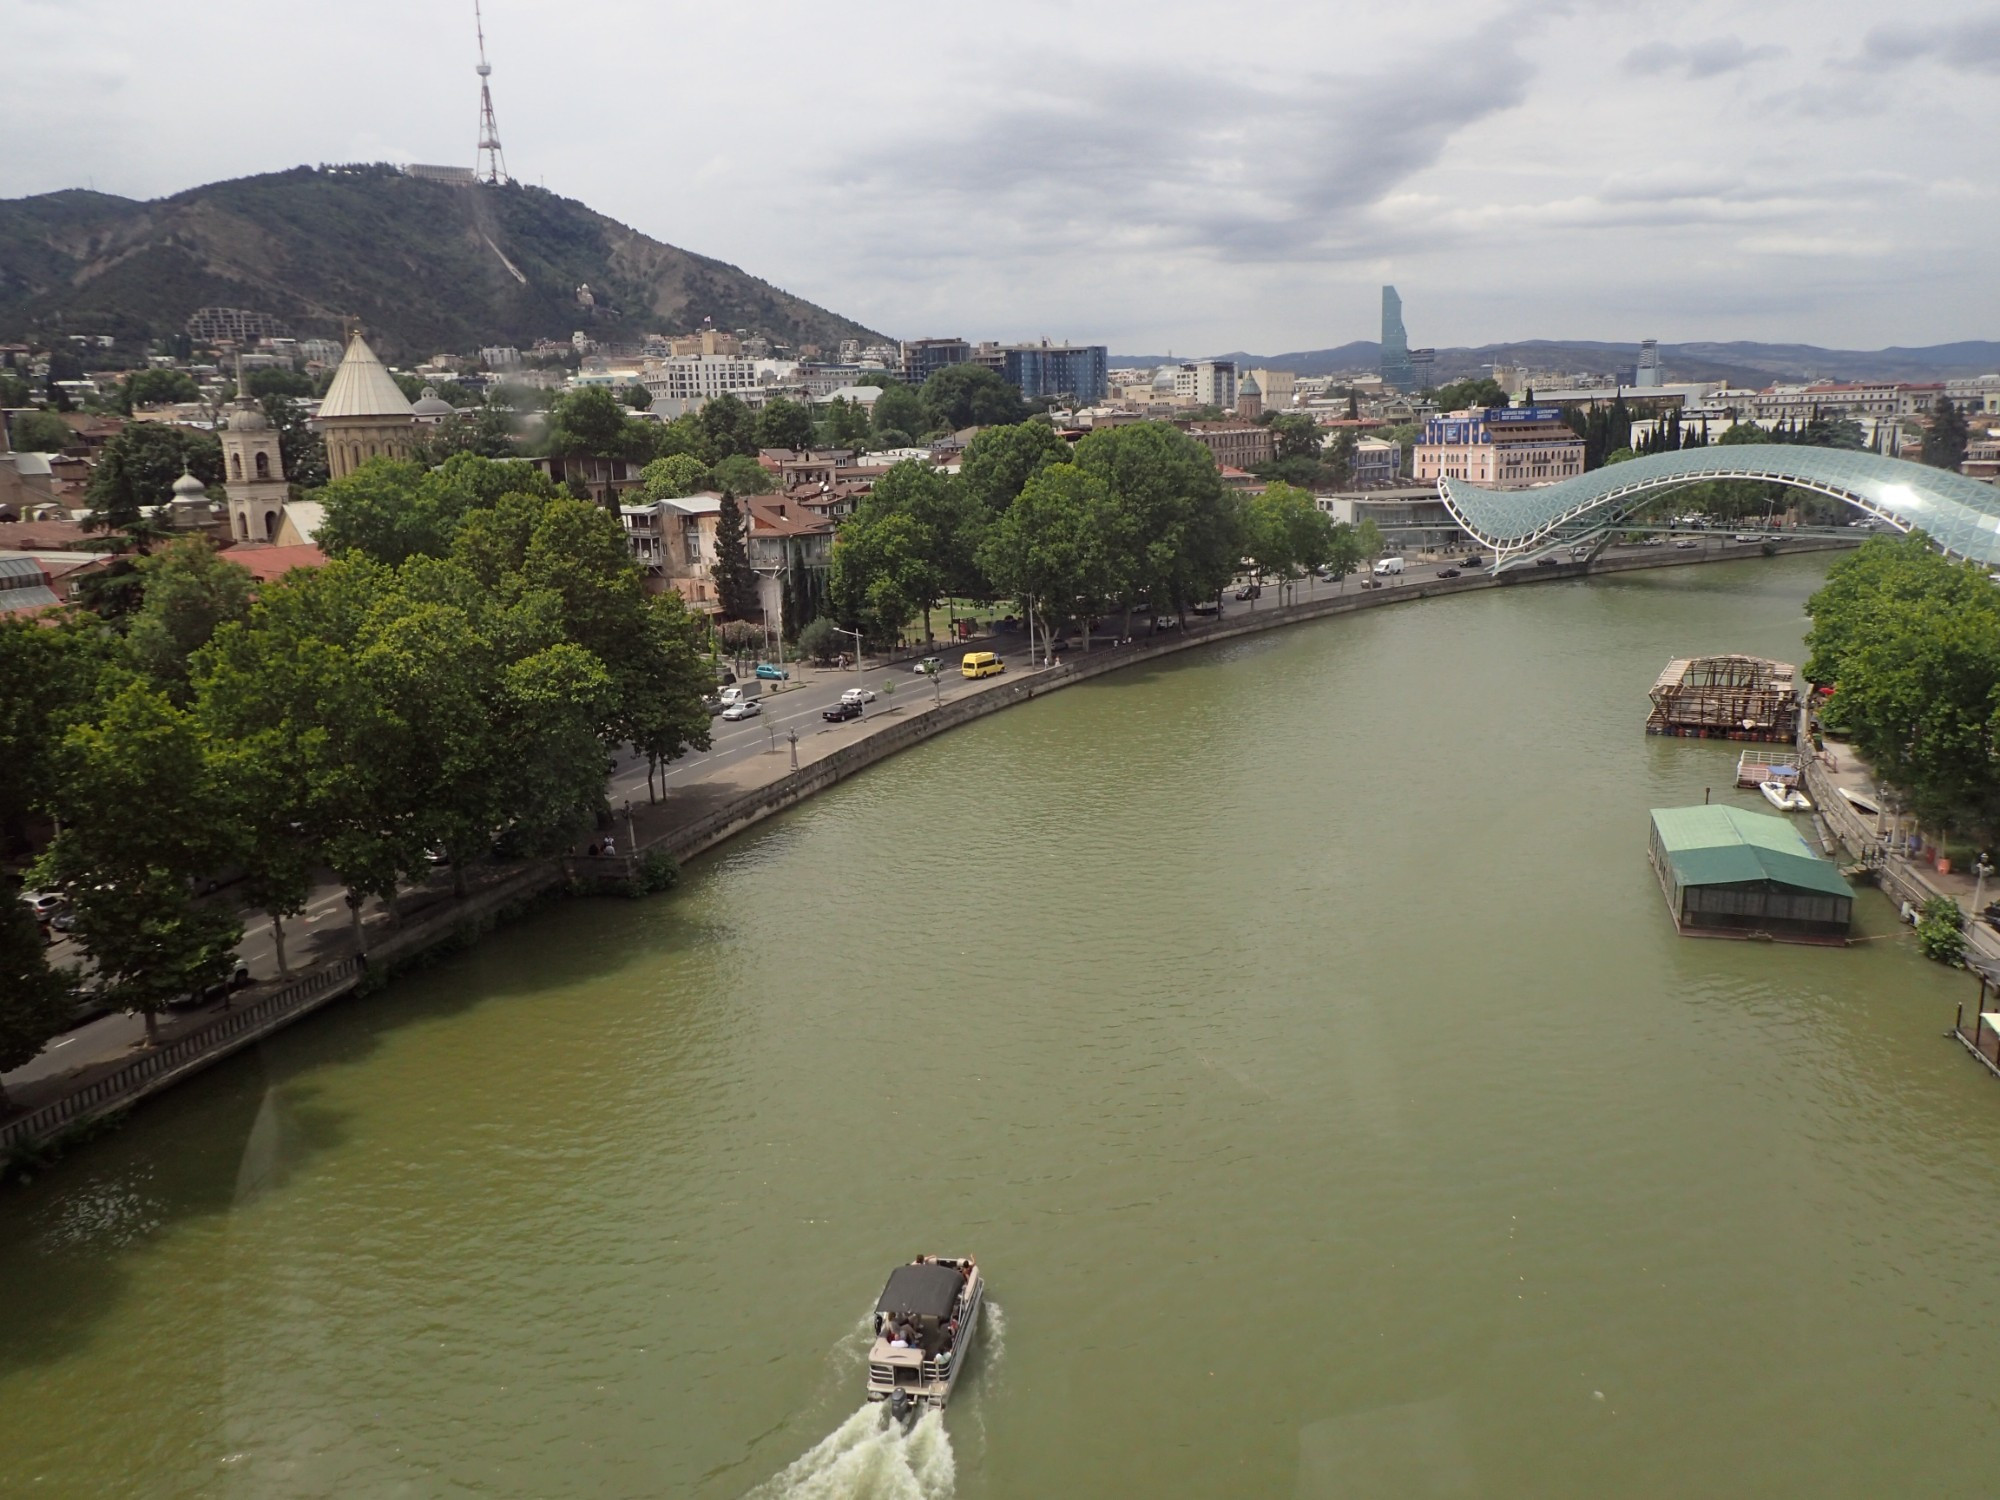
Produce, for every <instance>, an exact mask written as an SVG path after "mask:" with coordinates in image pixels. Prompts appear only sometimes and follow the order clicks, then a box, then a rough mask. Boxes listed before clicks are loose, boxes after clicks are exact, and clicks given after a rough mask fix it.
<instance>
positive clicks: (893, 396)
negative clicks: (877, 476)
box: [872, 385, 931, 448]
mask: <svg viewBox="0 0 2000 1500" xmlns="http://www.w3.org/2000/svg"><path fill="white" fill-rule="evenodd" d="M872 420H873V422H874V426H875V441H876V442H877V443H878V444H879V445H880V446H882V447H884V448H901V447H906V446H908V444H909V443H910V441H911V440H912V439H914V438H917V437H921V436H922V435H923V434H924V433H927V432H929V431H931V414H930V411H929V409H928V408H927V407H926V406H925V405H924V399H923V397H921V396H919V395H918V394H917V393H916V392H915V391H913V390H911V389H910V388H909V387H908V386H906V385H892V386H886V387H884V388H883V391H882V394H881V395H879V396H877V397H876V398H875V409H874V411H873V413H872Z"/></svg>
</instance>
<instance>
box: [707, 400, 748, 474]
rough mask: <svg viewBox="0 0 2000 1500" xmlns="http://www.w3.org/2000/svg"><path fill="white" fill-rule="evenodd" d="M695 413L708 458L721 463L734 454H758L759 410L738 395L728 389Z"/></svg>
mask: <svg viewBox="0 0 2000 1500" xmlns="http://www.w3.org/2000/svg"><path fill="white" fill-rule="evenodd" d="M694 417H695V422H696V424H697V426H698V427H699V428H700V431H701V435H702V440H703V443H704V445H705V454H706V456H707V458H708V460H709V462H711V463H719V462H720V461H721V460H723V459H725V458H728V457H730V456H731V455H732V454H736V455H741V456H742V457H744V458H755V457H756V456H757V414H756V413H755V412H753V411H751V410H750V408H749V407H747V406H745V405H744V404H743V402H742V401H741V400H740V399H739V398H737V397H735V396H732V395H730V394H729V393H728V392H726V391H725V392H724V393H723V394H722V395H720V396H712V397H710V398H709V399H708V400H707V401H705V402H703V403H702V407H701V410H700V411H698V412H696V413H695V414H694Z"/></svg>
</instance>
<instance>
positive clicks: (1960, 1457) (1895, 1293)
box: [0, 558, 2000, 1500]
mask: <svg viewBox="0 0 2000 1500" xmlns="http://www.w3.org/2000/svg"><path fill="white" fill-rule="evenodd" d="M1823 572H1824V559H1814V558H1799V559H1790V560H1779V561H1776V562H1768V563H1766V562H1745V563H1736V564H1728V565H1715V566H1705V567H1698V568H1684V569H1673V570H1668V571H1664V572H1660V573H1656V574H1638V575H1627V576H1625V577H1622V578H1615V579H1610V580H1606V581H1600V582H1591V583H1563V584H1554V585H1537V586H1535V587H1527V588H1518V589H1513V590H1507V591H1501V592H1494V593H1486V594H1480V595H1476V596H1473V597H1466V598H1460V599H1452V600H1443V601H1434V602H1428V603H1423V604H1420V605H1416V606H1414V607H1410V608H1404V609H1395V610H1384V611H1380V612H1376V613H1372V614H1370V615H1367V616H1364V617H1359V618H1353V619H1347V620H1340V621H1332V622H1325V623H1321V624H1317V625H1311V626H1306V627H1302V628H1296V629H1291V630H1287V631H1282V632H1275V633H1273V634H1271V635H1267V636H1263V637H1258V638H1253V639H1250V640H1247V641H1243V642H1238V643H1235V644H1232V645H1227V646H1222V647H1217V648H1212V649H1209V650H1205V651H1198V652H1193V653H1190V654H1188V655H1187V656H1185V657H1183V658H1181V659H1178V660H1175V661H1173V662H1171V663H1168V664H1165V665H1159V666H1155V667H1151V668H1145V669H1138V670H1134V671H1130V672H1126V673H1122V674H1118V675H1114V676H1113V677H1112V678H1110V679H1107V680H1103V681H1100V682H1097V683H1094V684H1090V685H1086V686H1083V687H1080V688H1078V689H1075V690H1072V691H1069V692H1065V693H1061V694H1057V695H1055V696H1054V697H1052V698H1049V699H1045V700H1043V701H1041V702H1038V703H1035V704H1032V705H1029V706H1026V707H1023V708H1018V709H1012V710H1009V711H1008V712H1006V713H1004V714H1000V715H998V716H996V717H994V718H992V719H989V720H986V721H984V722H982V723H980V724H977V725H975V726H973V727H971V728H969V729H964V730H960V731H957V732H955V733H953V734H951V735H948V736H946V737H945V738H943V739H941V740H939V741H938V742H936V743H934V744H932V745H930V746H927V747H924V748H922V749H919V750H917V751H914V752H912V753H910V754H907V755H904V756H902V757H900V758H898V759H896V760H895V761H893V762H890V763H888V764H886V765H884V766H882V767H880V768H878V769H876V770H873V771H870V772H869V773H867V774H866V775H864V776H862V777H860V778H858V779H857V780H855V781H853V782H851V783H848V784H846V785H844V786H842V787H839V788H837V789H836V790H834V791H833V792H831V793H829V794H827V795H826V796H823V797H821V798H819V799H818V800H817V801H815V802H813V803H810V804H808V805H806V806H805V807H803V808H800V809H798V810H796V811H794V812H793V813H791V814H788V815H786V816H785V817H783V818H780V819H777V820H774V821H773V822H771V823H769V824H767V825H765V826H763V827H762V828H760V829H758V830H756V831H755V832H753V833H751V834H750V835H748V836H746V837H744V838H741V839H739V840H737V841H736V842H735V843H733V844H731V845H729V846H727V847H726V848H725V849H723V850H721V851H719V852H718V853H717V854H715V855H713V856H710V857H708V858H706V859H704V860H703V861H700V862H698V864H697V865H696V866H695V867H693V868H692V869H690V870H689V871H688V872H687V878H686V879H685V880H684V881H683V883H682V885H681V887H680V888H679V889H678V890H677V891H675V892H673V893H671V894H670V895H667V896H665V897H661V898H656V899H651V900H646V901H641V902H634V903H626V902H619V901H602V902H575V903H568V904H565V905H562V906H559V907H556V908H554V909H551V910H548V911H545V912H543V913H541V914H539V915H537V916H535V917H534V918H532V919H530V920H528V921H526V922H524V923H522V924H521V925H519V926H517V927H514V928H512V929H510V930H508V931H505V932H503V933H500V934H498V935H496V936H495V937H493V938H492V939H491V940H489V941H488V942H486V943H484V944H483V945H481V946H480V947H478V948H477V949H475V950H473V951H470V952H467V953H464V954H462V955H459V956H457V957H455V958H453V959H451V960H449V961H448V962H446V963H444V964H442V965H440V966H439V967H437V968H435V969H433V970H430V971H428V972H426V973H423V974H421V975H418V976H415V977H413V978H411V979H408V980H406V981H404V982H402V983H399V984H397V985H395V986H393V987H392V988H391V989H390V990H389V991H387V992H386V993H383V994H380V995H377V996H374V997H371V998H369V999H367V1000H363V1001H359V1002H353V1003H348V1004H343V1005H340V1006H336V1007H334V1008H333V1009H332V1010H331V1011H329V1012H327V1013H325V1014H323V1015H321V1016H319V1017H317V1018H315V1019H313V1020H312V1021H310V1022H308V1023H306V1024H304V1025H302V1026H300V1027H297V1028H295V1029H294V1030H292V1031H291V1032H289V1033H287V1034H285V1035H284V1036H282V1037H280V1038H279V1039H277V1040H276V1041H275V1042H273V1043H272V1044H270V1045H268V1046H266V1047H265V1048H263V1049H262V1050H261V1051H260V1052H258V1053H257V1054H255V1055H254V1056H246V1057H244V1058H242V1059H239V1060H237V1061H235V1062H233V1063H231V1064H228V1065H226V1066H224V1067H223V1068H221V1069H219V1070H217V1071H215V1072H214V1073H211V1074H210V1075H209V1076H207V1077H206V1078H204V1079H202V1080H199V1081H197V1082H196V1083H194V1084H192V1085H191V1086H189V1087H187V1088H185V1089H183V1090H181V1091H179V1092H178V1093H177V1094H175V1095H173V1096H170V1097H168V1098H165V1099H162V1100H160V1101H158V1102H156V1103H155V1104H153V1105H150V1106H148V1107H146V1108H145V1109H143V1110H141V1111H139V1112H138V1113H137V1115H136V1116H135V1117H134V1118H133V1119H132V1120H131V1121H130V1122H129V1123H128V1124H127V1126H126V1127H125V1128H123V1129H121V1130H118V1131H115V1132H111V1133H109V1134H107V1135H105V1136H103V1137H101V1138H99V1139H97V1140H95V1141H93V1142H91V1143H89V1144H87V1145H85V1146H83V1147H81V1148H79V1149H77V1150H76V1151H75V1152H74V1153H73V1154H72V1155H71V1156H69V1157H68V1158H67V1159H66V1160H64V1161H63V1162H62V1163H60V1164H59V1165H58V1166H57V1167H55V1168H54V1169H52V1170H49V1171H47V1172H45V1173H44V1174H42V1175H41V1176H40V1177H39V1178H38V1179H36V1180H35V1181H33V1182H32V1183H30V1184H28V1185H27V1186H26V1187H25V1188H20V1189H16V1190H12V1191H8V1192H6V1193H4V1194H0V1298H4V1307H0V1495H6V1496H9V1497H16V1496H41V1495H49V1496H65V1497H67V1496H79V1497H83V1496H90V1497H96V1496H143V1497H168V1496H173V1497H180V1496H208V1495H216V1496H225V1497H319V1496H326V1497H343V1500H346V1497H371V1500H373V1497H401V1496H409V1497H461V1496H496V1497H498V1496H541V1497H578V1500H583V1497H590V1500H599V1497H625V1496H633V1497H639V1496H674V1497H679V1496H692V1497H739V1496H744V1495H746V1494H751V1493H755V1494H757V1495H759V1496H780V1495H795V1496H840V1495H855V1496H875V1495H880V1496H905V1495H908V1496H920V1495H927V1496H934V1497H935V1496H943V1495H947V1494H955V1495H958V1496H961V1497H967V1500H979V1497H1045V1496H1056V1495H1064V1496H1067V1495H1078V1496H1100V1495H1101V1496H1126V1495H1131V1496H1149V1497H1178V1496H1223V1495H1275V1496H1300V1497H1313V1500H1317V1497H1322V1496H1340V1497H1348V1496H1353V1497H1371V1500H1372V1497H1383V1500H1388V1497H1427V1496H1434V1495H1435V1496H1481V1497H1496V1500H1497V1497H1531V1496H1533V1497H1540V1496H1557V1495H1579V1496H1581V1495H1618V1496H1624V1497H1643V1496H1660V1497H1683V1496H1694V1495H1729V1496H1772V1497H1777V1496H1797V1495H1805V1494H1811V1495H1816V1496H1879V1495H1885V1494H1913V1495H1914V1494H1922V1495H1926V1496H1946V1495H1950V1496H1958V1495H1965V1496H1971V1495H1988V1494H1991V1493H1993V1490H1994V1488H1995V1481H1994V1479H1993V1477H1992V1475H1993V1470H1994V1465H1995V1458H1994V1449H1993V1442H1994V1440H1993V1434H1992V1426H1991V1424H1992V1422H1993V1420H1994V1397H1995V1393H1996V1391H2000V1337H1996V1335H1995V1332H1994V1329H1993V1325H1992V1323H1991V1322H1990V1321H1989V1320H1990V1319H1992V1317H1993V1315H1994V1312H1995V1304H1996V1296H1997V1295H2000V1257H1996V1256H1995V1255H1994V1253H1993V1248H1992V1242H1991V1226H1992V1204H1993V1201H1994V1195H1995V1188H1996V1176H2000V1091H1996V1087H1995V1085H1994V1084H1993V1082H1992V1081H1991V1080H1990V1079H1989V1078H1988V1077H1987V1076H1986V1074H1985V1073H1984V1072H1982V1071H1981V1070H1980V1069H1979V1068H1978V1066H1977V1065H1976V1064H1975V1063H1973V1062H1972V1061H1971V1060H1970V1059H1969V1058H1967V1057H1966V1056H1965V1055H1964V1054H1963V1053H1962V1052H1961V1051H1960V1050H1959V1049H1958V1048H1957V1047H1955V1046H1953V1045H1952V1044H1951V1043H1949V1042H1948V1041H1946V1040H1944V1039H1943V1037H1942V1033H1943V1032H1944V1030H1945V1028H1946V1026H1947V1025H1948V1023H1949V1022H1950V1020H1951V1016H1952V1010H1953V1006H1954V1005H1955V1004H1956V1003H1957V1001H1959V1000H1960V999H1966V998H1970V996H1971V994H1972V988H1971V986H1970V984H1969V982H1968V981H1967V980H1966V979H1965V978H1964V976H1962V975H1955V974H1951V973H1948V972H1946V971H1944V970H1942V969H1939V968H1937V967H1935V966H1933V965H1927V964H1925V963H1924V962H1923V961H1922V960H1920V959H1919V958H1918V957H1917V956H1916V954H1915V952H1914V949H1913V948H1912V946H1911V944H1910V942H1909V940H1908V939H1907V938H1906V937H1905V936H1903V935H1902V934H1901V933H1900V932H1899V931H1898V929H1897V928H1896V925H1895V923H1894V920H1893V916H1892V914H1891V912H1890V911H1889V908H1888V907H1887V905H1886V903H1885V902H1884V901H1883V900H1882V898H1881V897H1879V896H1878V895H1875V894H1873V893H1868V894H1866V895H1865V896H1864V897H1863V898H1862V900H1861V901H1859V902H1858V903H1857V904H1858V907H1859V930H1860V932H1861V933H1862V934H1863V935H1864V936H1865V938H1866V939H1867V940H1866V941H1863V942H1861V943H1859V944H1857V945H1855V946H1853V947H1851V948H1849V949H1846V950H1836V951H1828V950H1822V949H1813V948H1798V947H1788V946H1772V945H1766V944H1757V943H1732V942H1713V941H1695V940H1688V939H1682V938H1679V937H1676V936H1675V934H1674V931H1673V928H1672V926H1671V924H1670V923H1669V921H1668V918H1667V914H1666V911H1665V908H1664V903H1663V901H1662V898H1661V894H1660V890H1659V887H1658V885H1657V883H1656V882H1655V880H1654V878H1653V875H1652V872H1651V870H1650V868H1649V866H1648V864H1647V861H1646V856H1645V840H1646V826H1647V825H1646V810H1647V808H1649V807H1651V806H1658V805H1665V804H1675V803H1686V802H1699V801H1700V800H1701V798H1702V794H1703V789H1704V788H1705V787H1713V788H1714V789H1715V792H1716V795H1717V796H1718V797H1739V796H1740V794H1737V793H1734V792H1731V791H1728V790H1726V789H1727V788H1728V786H1729V783H1730V781H1731V772H1732V768H1733V764H1734V751H1733V750H1732V749H1731V748H1730V747H1727V746H1723V745H1714V744H1700V743H1693V742H1684V741H1663V740H1657V739H1648V738H1646V737H1645V736H1644V735H1643V734H1642V733H1641V724H1642V722H1643V718H1644V714H1645V709H1646V697H1645V694H1646V689H1647V688H1648V686H1650V684H1651V683H1652V680H1653V678H1654V676H1655V674H1656V673H1657V672H1658V671H1659V668H1660V667H1661V665H1662V664H1663V663H1664V662H1665V661H1666V660H1667V658H1668V657H1670V656H1673V655H1679V654H1687V653H1693V652H1705V651H1718V650H1747V651H1753V652H1758V653H1764V654H1772V655H1780V656H1785V657H1788V658H1790V659H1793V660H1797V659H1799V656H1798V652H1799V643H1800V635H1801V632H1802V629H1803V627H1804V619H1803V616H1802V614H1801V604H1802V602H1803V600H1804V599H1805V597H1806V595H1807V594H1808V593H1809V592H1810V591H1811V589H1812V588H1813V587H1814V585H1815V583H1816V582H1817V580H1818V579H1819V577H1820V576H1821V575H1822V574H1823ZM919 1252H938V1253H948V1254H955V1253H966V1252H970V1253H973V1254H976V1255H977V1256H978V1257H979V1260H980V1263H981V1265H982V1266H983V1267H984V1268H985V1270H986V1274H987V1277H988V1280H989V1286H990V1291H991V1297H992V1302H993V1305H992V1306H991V1307H990V1308H989V1310H988V1313H987V1316H986V1319H985V1322H984V1326H983V1327H982V1329H981V1331H980V1338H979V1343H978V1347H977V1348H976V1350H975V1351H974V1354H973V1356H972V1360H971V1363H970V1365H969V1367H968V1370H967V1372H966V1375H965V1378H964V1380H963V1381H962V1382H961V1386H960V1389H959V1392H958V1395H957V1397H956V1398H955V1400H954V1402H953V1404H952V1407H951V1409H950V1411H949V1412H948V1414H947V1415H946V1416H945V1418H944V1419H943V1421H942V1423H940V1422H939V1421H937V1420H936V1419H935V1418H928V1419H926V1420H925V1422H923V1423H922V1424H920V1425H919V1426H918V1427H917V1428H916V1429H915V1430H914V1431H913V1432H911V1433H909V1434H907V1435H904V1434H901V1433H899V1432H888V1431H884V1430H882V1428H881V1425H880V1423H879V1422H878V1421H877V1418H876V1415H875V1412H874V1411H873V1410H869V1411H861V1410H860V1407H861V1401H860V1391H861V1386H862V1381H863V1375H864V1371H863V1364H864V1358H863V1353H864V1351H863V1344H862V1330H863V1327H864V1324H865V1319H866V1315H867V1313H868V1310H869V1309H870V1307H872V1305H873V1301H874V1297H875V1294H876V1293H877V1292H878V1291H879V1289H880V1287H881V1283H882V1279H883V1277H884V1276H885V1275H886V1273H887V1271H888V1269H889V1267H890V1266H891V1265H893V1264H894V1263H896V1262H898V1261H901V1260H905V1259H908V1258H909V1257H910V1256H911V1255H914V1254H917V1253H919Z"/></svg>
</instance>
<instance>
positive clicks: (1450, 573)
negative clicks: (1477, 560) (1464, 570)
mask: <svg viewBox="0 0 2000 1500" xmlns="http://www.w3.org/2000/svg"><path fill="white" fill-rule="evenodd" d="M1438 577H1440V578H1456V577H1458V569H1456V568H1439V569H1438Z"/></svg>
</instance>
